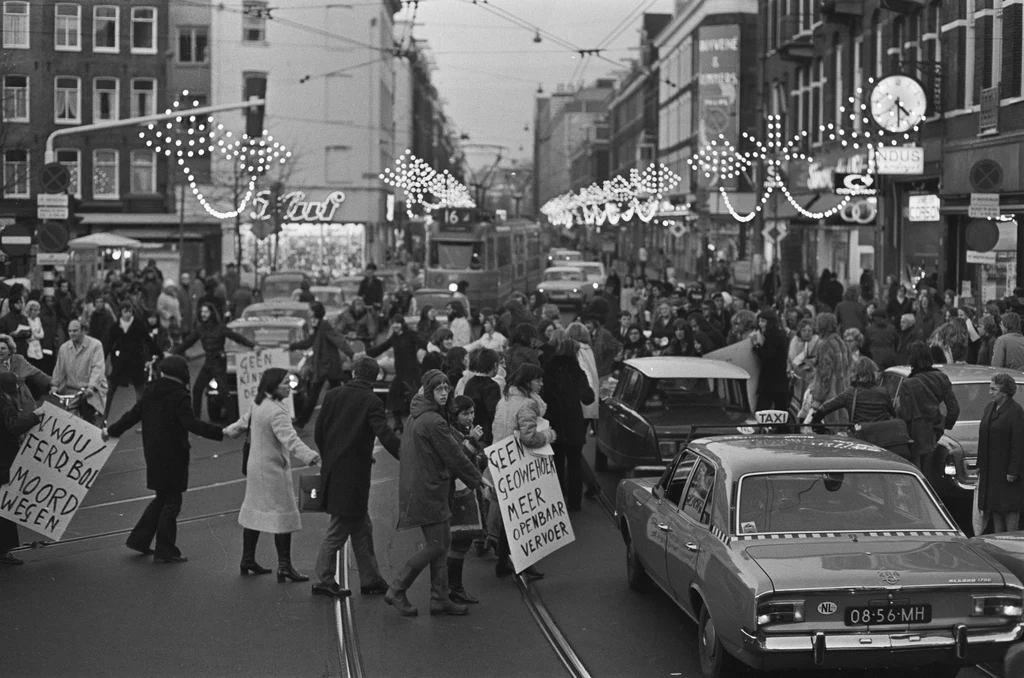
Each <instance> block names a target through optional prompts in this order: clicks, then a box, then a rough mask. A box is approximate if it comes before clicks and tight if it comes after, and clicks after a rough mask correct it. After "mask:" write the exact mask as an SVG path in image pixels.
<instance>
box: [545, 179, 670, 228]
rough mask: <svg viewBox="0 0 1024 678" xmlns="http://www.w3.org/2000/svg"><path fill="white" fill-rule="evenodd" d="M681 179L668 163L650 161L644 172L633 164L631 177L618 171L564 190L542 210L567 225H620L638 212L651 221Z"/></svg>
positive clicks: (549, 216)
mask: <svg viewBox="0 0 1024 678" xmlns="http://www.w3.org/2000/svg"><path fill="white" fill-rule="evenodd" d="M680 181H682V177H680V176H679V175H678V174H676V173H675V172H673V171H672V170H670V169H669V168H668V167H666V166H665V165H664V164H657V165H653V164H652V165H649V166H648V167H647V168H646V169H644V170H643V171H642V172H641V171H640V170H638V169H636V168H633V169H631V170H629V175H628V178H627V177H623V176H622V175H616V176H615V177H614V178H612V179H610V180H608V181H604V182H602V183H600V184H598V183H593V184H591V185H590V186H587V187H586V188H583V189H581V190H580V191H579V192H578V193H573V192H569V193H564V194H562V195H559V196H557V197H554V198H552V199H551V200H548V201H547V202H546V203H544V205H543V206H542V207H541V208H540V211H541V212H542V213H543V214H544V215H545V216H546V217H547V218H548V220H549V221H550V222H551V223H552V224H554V225H555V226H564V227H566V228H569V227H571V226H572V225H573V224H574V223H582V224H587V225H595V224H596V225H597V226H601V225H603V224H604V223H605V222H608V223H609V224H611V225H616V224H618V223H619V222H620V221H630V220H631V219H632V218H633V217H634V216H636V217H637V218H638V219H640V220H641V221H643V222H645V223H650V222H651V221H652V220H653V219H654V216H655V215H656V214H657V213H658V206H659V205H660V204H661V199H662V196H663V195H664V194H665V193H666V192H667V191H671V190H672V189H673V188H675V187H676V186H677V185H678V184H679V182H680Z"/></svg>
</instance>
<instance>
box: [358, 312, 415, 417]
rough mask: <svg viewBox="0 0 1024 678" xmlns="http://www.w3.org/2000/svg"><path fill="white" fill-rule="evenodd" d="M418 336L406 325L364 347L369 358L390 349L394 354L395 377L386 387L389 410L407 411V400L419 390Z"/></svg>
mask: <svg viewBox="0 0 1024 678" xmlns="http://www.w3.org/2000/svg"><path fill="white" fill-rule="evenodd" d="M419 347H420V344H419V337H417V336H416V333H415V332H413V331H412V330H410V329H409V328H407V327H403V328H402V331H401V332H398V333H396V334H392V335H391V336H389V337H388V338H387V339H385V340H384V341H383V343H380V344H378V345H376V346H373V347H371V348H368V349H366V355H368V356H370V357H371V358H376V357H377V356H379V355H381V354H383V353H385V352H386V351H387V350H388V349H392V350H393V352H394V355H395V378H394V379H392V381H391V387H390V388H388V402H387V408H388V411H389V412H402V413H405V412H408V411H409V401H410V400H412V397H413V395H414V394H415V393H416V391H417V390H419V383H420V363H419V360H417V359H416V353H417V351H418V350H419Z"/></svg>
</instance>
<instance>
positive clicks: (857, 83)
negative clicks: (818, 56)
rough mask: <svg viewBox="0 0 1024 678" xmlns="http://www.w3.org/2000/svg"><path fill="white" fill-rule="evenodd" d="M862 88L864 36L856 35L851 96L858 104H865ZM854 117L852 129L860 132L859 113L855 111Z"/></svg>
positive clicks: (860, 117)
mask: <svg viewBox="0 0 1024 678" xmlns="http://www.w3.org/2000/svg"><path fill="white" fill-rule="evenodd" d="M863 87H864V35H863V34H861V35H858V36H857V37H856V38H855V39H854V41H853V89H852V91H853V94H854V101H856V102H857V103H858V104H861V103H865V100H866V99H867V98H868V95H866V94H865V93H864V91H863ZM855 113H856V115H855V116H854V118H853V129H854V130H855V131H857V132H859V131H861V127H863V124H864V123H863V118H864V116H863V115H861V111H859V110H857V111H855Z"/></svg>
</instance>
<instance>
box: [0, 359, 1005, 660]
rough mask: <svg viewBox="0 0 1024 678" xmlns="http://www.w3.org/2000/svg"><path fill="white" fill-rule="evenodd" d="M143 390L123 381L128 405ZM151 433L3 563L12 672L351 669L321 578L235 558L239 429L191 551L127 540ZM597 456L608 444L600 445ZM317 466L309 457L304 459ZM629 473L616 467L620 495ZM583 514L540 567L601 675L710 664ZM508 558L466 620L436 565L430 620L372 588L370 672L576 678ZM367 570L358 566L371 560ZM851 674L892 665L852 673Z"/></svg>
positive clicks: (396, 554) (391, 482) (403, 536)
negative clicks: (396, 606)
mask: <svg viewBox="0 0 1024 678" xmlns="http://www.w3.org/2000/svg"><path fill="white" fill-rule="evenodd" d="M193 371H195V368H194V369H193ZM133 397H134V395H133V394H130V393H128V392H126V391H124V390H122V391H121V392H120V393H119V395H118V400H117V402H115V404H114V412H113V415H114V416H117V415H118V413H119V412H121V411H123V410H125V409H127V407H128V406H129V404H130V403H131V401H132V399H133ZM311 433H312V426H310V427H307V429H306V431H305V432H304V435H303V437H304V439H306V441H307V442H308V443H310V444H311V442H312V441H311V440H310V438H311ZM140 438H141V437H140V436H139V434H138V433H136V432H135V431H131V432H129V433H127V434H126V435H125V436H124V437H123V438H122V439H121V440H120V442H119V445H118V447H117V449H116V450H115V452H114V453H113V454H112V455H111V458H110V460H109V461H108V463H107V466H106V467H105V469H104V471H103V473H102V474H101V475H100V477H99V478H98V480H97V482H96V484H95V485H94V487H93V489H92V490H91V492H90V494H89V495H88V497H87V500H86V501H85V502H84V504H83V506H82V508H81V509H80V510H79V512H78V514H77V516H76V517H75V519H74V520H73V521H72V523H71V525H70V527H69V529H68V532H67V533H66V536H65V540H64V541H63V542H61V543H59V544H53V545H48V546H45V547H40V548H36V549H29V550H25V551H22V552H21V553H20V555H21V556H22V557H23V558H24V559H25V560H26V561H27V563H26V565H25V566H24V567H19V568H13V567H4V568H0V601H3V604H2V606H0V609H2V610H3V614H2V617H0V637H2V638H3V649H2V650H0V676H3V677H4V678H7V677H20V676H37V677H38V676H140V675H145V676H235V675H238V676H243V675H245V676H342V675H345V673H344V670H343V667H342V663H341V661H340V660H339V642H338V633H337V631H336V625H335V617H334V607H333V605H332V604H331V602H330V601H328V600H326V599H324V598H314V597H312V596H311V595H310V590H309V585H308V584H290V583H289V584H278V583H277V581H276V579H275V577H274V576H273V575H268V576H262V577H253V576H240V575H239V573H238V570H237V569H236V568H237V564H238V559H239V557H240V551H241V528H240V527H239V526H238V525H237V522H236V512H237V509H238V506H239V505H240V503H241V500H242V496H243V494H244V480H243V479H242V476H241V474H240V465H241V459H240V455H239V450H240V447H241V441H240V440H235V441H231V440H227V441H223V442H220V443H214V442H210V441H206V440H201V439H197V440H194V447H193V463H192V470H191V488H192V489H190V491H189V492H188V493H187V494H186V495H185V503H184V509H183V513H182V516H181V525H180V528H179V537H178V542H179V546H180V548H181V549H182V551H183V552H184V553H185V554H186V555H188V556H189V558H190V561H189V562H188V563H186V564H182V565H154V564H152V563H151V562H150V560H149V559H148V558H146V557H143V556H139V555H135V554H134V552H132V551H129V550H128V549H126V548H125V547H124V546H123V541H124V538H125V534H126V531H127V530H129V529H130V528H131V526H132V525H133V524H134V522H135V520H136V519H137V517H138V515H139V514H140V513H141V511H142V509H143V507H144V506H145V502H146V501H147V500H148V499H149V496H150V493H149V492H148V491H147V490H146V489H145V469H144V463H143V460H142V454H141V439H140ZM586 453H587V456H588V457H589V458H590V459H592V445H588V449H587V451H586ZM303 473H309V471H308V470H305V469H296V475H300V474H303ZM397 476H398V463H397V462H395V461H394V460H393V459H391V457H390V456H387V455H383V456H381V457H380V458H379V459H378V463H377V464H376V466H375V468H374V474H373V487H372V491H371V502H370V511H371V516H373V518H374V524H375V544H376V550H377V556H378V559H379V561H380V565H381V568H382V571H383V572H384V574H385V576H387V577H390V576H392V575H394V574H395V573H396V572H397V571H398V570H399V569H400V568H401V566H402V564H403V563H404V561H405V560H406V558H408V557H409V555H411V554H412V553H413V552H414V551H415V550H416V549H417V548H419V547H420V542H421V541H422V537H421V535H420V534H419V533H418V532H416V531H402V532H399V531H396V530H395V529H394V525H395V523H396V520H397ZM620 476H621V473H617V472H615V471H614V470H612V471H609V472H607V473H602V474H599V477H600V481H601V484H602V487H603V488H604V491H605V493H606V494H607V495H608V496H614V495H613V489H614V485H615V483H616V482H617V480H618V478H619V477H620ZM572 520H573V527H574V531H575V535H576V541H575V542H574V543H573V544H571V545H570V546H568V547H566V548H565V549H563V550H561V551H559V552H557V553H555V554H554V555H552V556H550V557H549V558H547V559H546V560H545V561H544V562H543V563H541V564H540V566H539V567H540V569H541V570H543V571H544V572H545V573H546V574H547V576H546V578H545V579H543V580H541V581H539V582H536V583H534V584H533V585H532V586H533V591H534V594H535V595H536V596H538V597H539V598H540V599H541V600H542V601H543V602H544V603H545V604H546V606H547V609H548V611H549V612H550V614H551V616H552V618H553V619H554V621H555V623H556V624H557V625H558V627H559V629H560V630H561V632H562V633H563V634H564V636H565V637H566V639H567V640H568V642H569V643H570V644H571V646H572V647H573V649H574V650H575V651H576V653H577V655H578V656H579V659H580V660H581V662H582V664H583V665H584V666H585V667H586V669H587V671H588V672H589V674H590V675H592V676H595V677H605V676H608V677H618V676H682V677H685V678H689V677H696V676H699V675H700V673H699V668H698V663H697V658H696V628H695V625H694V624H693V623H692V622H691V621H690V620H689V619H688V618H686V616H685V615H684V614H683V613H682V612H681V611H680V610H679V609H678V608H676V607H675V606H674V605H673V604H672V603H671V601H669V599H668V598H667V597H666V596H665V595H664V594H662V593H648V594H638V593H635V592H633V591H632V590H630V589H629V588H628V587H627V586H626V580H625V563H624V556H625V549H624V547H623V544H622V540H621V537H620V536H619V534H618V532H617V530H616V529H615V526H614V524H613V522H612V520H611V519H610V518H609V516H608V515H607V513H605V512H604V510H603V509H602V508H601V505H600V504H599V503H598V502H597V501H594V500H587V501H586V502H585V504H584V508H583V511H581V512H580V513H578V514H573V517H572ZM325 527H326V519H325V517H324V516H320V515H311V514H304V515H303V530H302V531H301V532H299V533H298V534H297V535H296V536H295V537H294V544H293V560H294V563H295V566H296V567H297V569H299V570H300V571H302V572H306V573H308V572H309V571H310V570H311V569H312V566H313V563H314V560H315V557H316V551H317V548H318V545H319V541H320V539H321V537H322V535H323V532H324V529H325ZM23 537H24V540H25V541H28V540H31V538H32V534H31V533H28V532H24V533H23ZM274 556H275V554H274V550H273V545H272V539H270V538H269V536H264V537H263V539H262V541H261V543H260V547H259V554H258V559H259V560H260V562H261V563H262V564H264V565H266V566H273V565H274V559H275V557H274ZM494 563H495V558H494V556H493V555H490V554H488V555H485V556H482V557H478V556H475V555H471V556H470V558H469V560H468V561H467V564H466V571H465V580H466V588H467V589H468V590H469V591H470V592H471V593H473V594H475V595H477V596H478V597H479V598H480V599H481V601H482V602H481V604H480V605H475V606H473V607H472V609H471V611H470V614H469V615H468V616H467V617H461V618H445V617H442V618H433V617H430V616H429V615H428V614H426V612H427V607H428V604H429V602H428V599H429V592H428V582H427V577H426V574H424V575H423V576H421V578H420V580H419V581H417V582H416V584H415V585H414V586H413V588H412V589H411V591H410V594H409V597H410V599H411V600H412V602H413V604H414V605H417V606H418V607H419V608H420V610H421V616H419V617H416V618H403V617H400V616H399V615H398V614H397V613H396V612H395V611H394V610H393V609H391V608H389V607H387V606H386V605H385V604H384V603H383V600H382V599H381V597H379V596H361V595H359V593H358V592H357V593H356V595H355V596H354V597H353V599H352V607H353V620H354V629H355V640H356V642H357V643H358V646H359V651H360V655H361V657H362V664H363V670H364V671H363V673H364V675H366V676H371V677H374V678H377V677H380V678H385V677H391V676H395V677H398V676H452V677H454V678H459V677H462V676H465V677H466V678H469V677H471V676H474V677H475V676H480V675H487V676H563V675H566V674H567V672H566V670H565V669H564V668H563V666H562V664H561V663H560V661H559V659H558V657H557V655H556V653H555V651H554V650H553V649H552V647H551V646H550V645H549V644H548V641H547V640H546V638H545V636H544V635H543V634H542V632H541V630H540V627H539V626H538V624H537V622H535V621H534V618H533V617H532V616H531V614H530V612H529V609H528V607H527V604H526V602H525V600H524V597H523V595H522V593H521V592H520V589H519V588H518V587H517V586H516V584H515V583H514V581H513V580H512V579H511V578H504V579H498V578H497V577H495V575H494V570H493V568H494ZM350 578H352V579H357V573H356V571H355V569H354V564H353V565H352V569H350ZM751 675H754V674H751ZM776 675H777V677H778V678H782V676H784V675H785V676H787V678H788V677H789V676H794V675H796V674H792V673H785V674H783V673H779V674H776ZM807 675H816V676H821V675H827V674H807ZM850 675H854V676H864V677H866V676H871V677H872V678H875V677H876V676H883V675H886V674H880V673H878V672H863V673H852V674H851V673H849V672H844V673H843V674H842V676H850ZM892 675H893V676H895V675H900V674H892ZM960 675H961V678H975V677H980V676H982V675H985V674H983V673H981V672H979V671H977V670H970V671H963V672H961V674H960Z"/></svg>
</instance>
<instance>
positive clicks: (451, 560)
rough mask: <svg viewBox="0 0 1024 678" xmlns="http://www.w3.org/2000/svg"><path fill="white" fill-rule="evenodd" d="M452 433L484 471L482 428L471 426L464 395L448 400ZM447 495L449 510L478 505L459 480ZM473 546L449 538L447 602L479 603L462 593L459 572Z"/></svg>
mask: <svg viewBox="0 0 1024 678" xmlns="http://www.w3.org/2000/svg"><path fill="white" fill-rule="evenodd" d="M451 413H452V418H453V419H452V434H453V436H454V438H455V440H456V442H458V443H459V446H460V448H461V450H462V452H463V454H465V455H466V458H467V459H468V460H469V461H470V463H472V464H474V465H475V466H476V467H477V468H480V469H485V468H487V457H486V455H485V454H484V451H483V446H482V441H483V437H484V429H483V428H482V427H481V426H480V425H479V424H474V423H473V421H474V419H475V418H476V413H475V408H474V406H473V401H472V399H470V398H469V397H467V396H453V397H452V407H451ZM449 483H450V486H451V487H450V492H451V495H450V496H451V497H452V505H453V509H454V507H455V506H456V505H458V504H462V503H465V502H470V504H469V505H470V506H472V503H476V502H478V499H477V492H476V490H473V489H471V488H469V487H467V486H466V485H465V483H463V482H462V481H461V480H457V479H451V480H450V481H449ZM472 546H473V538H472V537H469V536H459V537H456V536H454V535H453V536H452V540H451V547H450V548H449V549H448V560H447V565H448V599H449V600H451V601H452V602H453V603H456V604H460V605H461V604H470V605H475V604H477V603H479V602H480V599H479V598H477V597H476V596H472V595H470V594H469V593H468V592H467V591H466V585H465V583H464V581H463V578H462V572H463V569H464V568H465V564H466V554H467V553H469V549H470V548H472Z"/></svg>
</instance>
